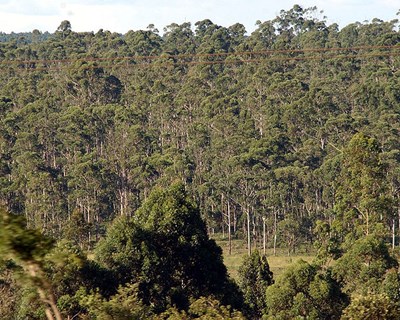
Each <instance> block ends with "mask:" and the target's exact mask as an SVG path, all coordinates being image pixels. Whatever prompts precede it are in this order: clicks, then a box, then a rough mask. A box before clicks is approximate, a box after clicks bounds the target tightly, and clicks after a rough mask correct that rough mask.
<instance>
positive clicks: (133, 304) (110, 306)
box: [78, 285, 152, 320]
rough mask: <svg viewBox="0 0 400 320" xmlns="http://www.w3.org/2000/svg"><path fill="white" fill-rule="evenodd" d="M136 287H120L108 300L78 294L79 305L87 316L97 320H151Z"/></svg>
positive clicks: (98, 296) (149, 312) (92, 294)
mask: <svg viewBox="0 0 400 320" xmlns="http://www.w3.org/2000/svg"><path fill="white" fill-rule="evenodd" d="M138 291H139V290H138V287H137V285H127V286H125V287H120V288H119V289H118V292H117V293H116V294H115V295H113V296H112V297H110V298H109V299H108V300H106V299H104V298H103V297H102V296H101V295H100V294H99V293H91V294H85V293H83V292H79V293H78V297H79V303H80V305H81V306H83V307H85V308H86V309H87V310H88V313H89V316H90V317H91V318H94V319H98V320H112V319H121V320H135V319H137V320H140V319H151V318H152V312H151V310H150V307H149V306H146V305H144V304H143V303H142V301H141V300H140V298H139V297H138Z"/></svg>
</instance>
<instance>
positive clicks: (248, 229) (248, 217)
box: [246, 209, 251, 256]
mask: <svg viewBox="0 0 400 320" xmlns="http://www.w3.org/2000/svg"><path fill="white" fill-rule="evenodd" d="M246 214H247V253H248V255H249V256H250V255H251V239H250V211H249V210H248V209H247V212H246Z"/></svg>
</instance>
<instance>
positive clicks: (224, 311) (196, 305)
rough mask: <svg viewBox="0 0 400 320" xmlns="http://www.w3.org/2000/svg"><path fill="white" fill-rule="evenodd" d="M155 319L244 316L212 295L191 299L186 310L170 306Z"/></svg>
mask: <svg viewBox="0 0 400 320" xmlns="http://www.w3.org/2000/svg"><path fill="white" fill-rule="evenodd" d="M157 319H165V320H167V319H168V320H178V319H203V320H212V319H229V320H241V319H246V318H245V317H244V316H243V315H242V313H241V312H239V311H236V310H231V308H230V307H225V306H223V305H221V303H220V301H218V300H215V299H213V298H212V297H200V298H199V299H197V300H194V301H192V303H191V304H190V306H189V310H188V311H179V310H178V309H176V308H170V309H168V310H167V311H165V312H164V313H162V314H161V315H159V316H157Z"/></svg>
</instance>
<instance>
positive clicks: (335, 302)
mask: <svg viewBox="0 0 400 320" xmlns="http://www.w3.org/2000/svg"><path fill="white" fill-rule="evenodd" d="M266 304H267V318H268V319H269V318H270V319H293V318H296V317H298V316H301V317H307V318H310V319H339V318H340V314H341V310H342V309H343V308H344V307H345V306H346V305H347V298H346V296H345V295H344V294H343V293H342V292H341V291H340V287H339V285H338V284H337V283H336V282H335V280H333V278H332V276H331V274H330V272H329V271H325V272H324V271H323V270H319V269H318V268H317V267H316V266H313V265H310V264H308V263H307V262H304V261H299V262H297V263H296V264H294V265H293V266H292V267H290V268H288V269H287V270H286V271H285V273H284V274H282V275H281V276H280V277H279V278H278V279H277V280H276V282H275V284H273V285H271V286H269V287H268V288H267V290H266Z"/></svg>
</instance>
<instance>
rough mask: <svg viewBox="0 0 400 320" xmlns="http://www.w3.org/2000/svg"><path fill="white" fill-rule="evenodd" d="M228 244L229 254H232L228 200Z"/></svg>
mask: <svg viewBox="0 0 400 320" xmlns="http://www.w3.org/2000/svg"><path fill="white" fill-rule="evenodd" d="M228 245H229V254H232V235H231V205H230V203H229V200H228Z"/></svg>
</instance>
